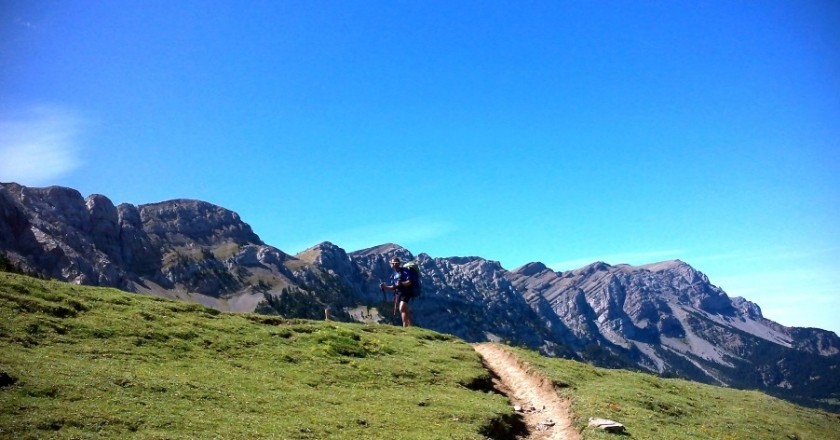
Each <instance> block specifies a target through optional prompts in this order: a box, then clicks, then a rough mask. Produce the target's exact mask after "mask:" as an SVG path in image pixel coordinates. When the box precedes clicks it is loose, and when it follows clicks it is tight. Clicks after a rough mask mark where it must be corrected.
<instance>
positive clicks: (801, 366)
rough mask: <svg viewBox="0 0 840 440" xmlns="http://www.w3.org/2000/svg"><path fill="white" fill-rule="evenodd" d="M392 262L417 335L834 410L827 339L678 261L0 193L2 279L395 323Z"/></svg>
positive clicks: (838, 341) (168, 204) (169, 206)
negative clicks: (575, 255)
mask: <svg viewBox="0 0 840 440" xmlns="http://www.w3.org/2000/svg"><path fill="white" fill-rule="evenodd" d="M393 256H399V257H400V258H402V259H404V260H417V261H418V263H419V265H420V267H421V270H422V285H423V293H422V295H421V297H420V298H419V299H418V300H416V301H415V302H413V303H412V310H413V314H414V320H415V324H416V325H419V326H422V327H424V328H428V329H432V330H436V331H439V332H442V333H448V334H452V335H455V336H458V337H460V338H463V339H465V340H467V341H470V342H479V341H503V342H506V343H509V344H513V345H524V346H527V347H530V348H535V349H538V350H539V351H541V352H542V353H544V354H546V355H549V356H558V357H565V358H570V359H577V360H582V361H587V362H591V363H593V364H595V365H598V366H606V367H614V368H627V369H637V370H645V371H650V372H653V373H656V374H659V375H663V376H677V377H683V378H687V379H691V380H695V381H699V382H704V383H710V384H716V385H721V386H731V387H736V388H744V389H760V390H762V391H764V392H766V393H768V394H772V395H775V396H778V397H782V398H785V399H788V400H791V401H795V402H798V403H802V404H806V405H810V406H822V407H827V408H829V409H833V410H840V371H838V370H840V338H838V336H837V335H836V334H835V333H833V332H830V331H826V330H821V329H815V328H798V327H786V326H783V325H781V324H778V323H776V322H773V321H772V320H769V319H766V318H764V317H763V315H762V313H761V308H760V307H759V306H758V305H757V304H755V303H752V302H750V301H748V300H746V299H744V298H740V297H734V298H733V297H729V296H728V295H727V294H726V292H724V291H723V290H721V289H720V288H719V287H717V286H715V285H714V284H712V283H711V282H710V281H709V279H708V278H707V277H706V276H705V275H704V274H703V273H701V272H699V271H697V270H696V269H694V268H693V267H691V266H690V265H689V264H687V263H685V262H682V261H679V260H674V261H664V262H658V263H653V264H648V265H642V266H629V265H615V266H612V265H609V264H606V263H603V262H593V263H592V264H590V265H587V266H584V267H581V268H579V269H576V270H571V271H567V272H557V271H554V270H552V269H550V268H548V267H546V265H545V264H542V263H539V262H534V263H529V264H526V265H524V266H522V267H519V268H516V269H513V270H507V269H505V268H503V267H502V266H501V264H500V263H499V262H497V261H493V260H488V259H485V258H481V257H477V256H471V257H447V258H437V257H432V256H429V255H427V254H424V253H420V254H417V255H415V254H413V253H412V252H410V251H409V250H408V249H405V248H403V247H401V246H399V245H397V244H392V243H388V244H383V245H380V246H376V247H373V248H369V249H363V250H357V251H353V252H347V251H345V250H344V249H341V248H340V247H338V246H336V245H334V244H332V243H329V242H324V243H320V244H317V245H315V246H313V247H312V248H310V249H307V250H305V251H303V252H300V253H298V254H296V255H290V254H287V253H285V252H283V251H281V250H279V249H277V248H275V247H273V246H270V245H268V244H266V243H264V242H263V241H262V240H261V239H260V238H259V236H258V235H257V234H256V233H254V231H253V230H252V229H251V227H250V226H249V225H248V224H247V223H245V222H243V221H242V219H241V218H240V217H239V215H238V214H236V213H235V212H233V211H230V210H227V209H225V208H223V207H220V206H216V205H213V204H211V203H207V202H203V201H198V200H185V199H181V200H170V201H165V202H160V203H152V204H145V205H139V206H135V205H130V204H121V205H119V206H115V205H114V204H113V203H112V202H111V201H110V200H109V199H108V198H107V197H105V196H103V195H90V196H88V197H83V196H82V195H81V194H80V193H79V192H78V191H77V190H75V189H71V188H64V187H57V186H53V187H48V188H33V187H26V186H22V185H18V184H15V183H2V184H0V260H2V261H0V263H2V264H1V265H2V266H3V267H5V268H6V269H7V270H14V271H19V272H23V273H28V274H30V275H36V276H41V277H49V278H55V279H59V280H64V281H68V282H71V283H77V284H85V285H96V286H110V287H117V288H119V289H122V290H125V291H129V292H136V293H139V294H149V295H155V296H160V297H165V298H172V299H179V300H184V301H190V302H198V303H201V304H203V305H205V306H208V307H212V308H214V309H217V310H223V311H232V312H257V313H263V314H275V315H281V316H284V317H298V318H309V319H325V318H326V317H329V319H334V320H341V321H357V322H365V323H391V324H398V323H399V318H398V316H395V314H394V313H393V303H392V302H391V299H390V298H389V297H386V296H385V295H384V294H383V293H382V292H381V291H380V290H379V287H378V286H379V283H380V280H384V279H387V278H388V276H389V274H390V267H389V265H388V260H389V259H390V258H391V257H393Z"/></svg>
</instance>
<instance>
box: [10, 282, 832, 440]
mask: <svg viewBox="0 0 840 440" xmlns="http://www.w3.org/2000/svg"><path fill="white" fill-rule="evenodd" d="M512 350H514V351H515V352H516V353H517V354H518V355H519V356H521V357H523V358H524V359H526V360H527V361H528V362H529V363H530V364H531V365H532V366H534V367H535V368H538V369H539V370H541V371H542V372H543V373H544V374H545V375H547V376H549V377H551V378H552V379H553V380H554V381H555V382H556V383H557V384H558V392H560V393H561V394H563V395H565V396H568V397H569V398H570V399H571V400H572V402H573V409H574V411H575V414H576V416H577V420H578V424H579V426H580V428H581V429H582V433H583V437H584V438H585V439H607V438H615V437H616V436H615V435H613V434H606V433H603V432H599V431H595V430H593V429H591V428H586V429H584V426H585V424H586V419H587V418H588V417H605V418H611V419H613V420H616V421H619V422H621V423H624V424H625V425H627V428H628V432H629V434H630V435H629V436H625V438H634V439H669V440H670V439H675V440H680V439H745V440H746V439H794V438H795V439H815V440H817V439H818V440H826V439H840V416H838V415H837V414H831V413H826V412H822V411H818V410H811V409H805V408H801V407H798V406H795V405H792V404H788V403H786V402H783V401H780V400H778V399H774V398H771V397H768V396H765V395H763V394H760V393H756V392H743V391H735V390H730V389H725V388H719V387H711V386H706V385H700V384H694V383H690V382H686V381H680V380H673V379H660V378H657V377H655V376H651V375H646V374H640V373H632V372H626V371H619V370H604V369H599V368H594V367H592V366H589V365H587V364H581V363H577V362H571V361H565V360H560V359H548V358H545V357H541V356H539V355H538V354H536V353H534V352H531V351H527V350H521V349H512ZM489 383H490V374H489V372H488V371H487V370H486V369H484V368H483V366H482V364H481V361H480V358H479V356H478V355H477V353H475V351H474V350H473V349H472V347H471V346H470V345H469V344H467V343H465V342H463V341H461V340H459V339H457V338H454V337H451V336H448V335H442V334H439V333H435V332H432V331H428V330H423V329H418V328H412V329H403V328H399V327H393V326H389V325H362V324H347V323H337V322H318V321H303V320H286V319H280V318H277V317H270V316H262V315H255V314H228V313H220V312H217V311H215V310H212V309H208V308H205V307H202V306H199V305H193V304H187V303H181V302H174V301H168V300H161V299H157V298H153V297H147V296H142V295H136V294H129V293H124V292H120V291H118V290H114V289H103V288H91V287H83V286H75V285H71V284H66V283H60V282H54V281H44V280H39V279H35V278H30V277H25V276H21V275H15V274H9V273H5V272H0V439H6V438H8V439H28V438H31V439H51V438H55V439H87V438H120V439H122V438H128V439H187V438H189V439H203V438H208V439H209V438H214V439H216V438H218V439H485V438H495V439H504V438H512V436H513V435H512V434H511V430H514V429H517V428H518V427H519V426H520V424H519V423H517V421H516V420H515V417H514V413H513V411H512V408H511V407H510V406H509V404H508V402H507V399H506V398H505V397H504V396H501V395H499V394H496V393H493V392H488V391H487V389H488V384H489Z"/></svg>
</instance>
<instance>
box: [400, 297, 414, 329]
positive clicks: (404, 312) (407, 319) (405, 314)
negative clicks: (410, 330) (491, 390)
mask: <svg viewBox="0 0 840 440" xmlns="http://www.w3.org/2000/svg"><path fill="white" fill-rule="evenodd" d="M400 316H401V317H402V323H403V327H411V324H412V322H411V311H410V310H408V303H407V302H406V301H400Z"/></svg>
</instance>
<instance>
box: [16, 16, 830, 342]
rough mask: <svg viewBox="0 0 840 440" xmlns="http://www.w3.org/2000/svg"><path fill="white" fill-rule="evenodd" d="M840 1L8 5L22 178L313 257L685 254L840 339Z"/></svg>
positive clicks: (567, 263) (549, 260) (568, 262)
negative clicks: (207, 216)
mask: <svg viewBox="0 0 840 440" xmlns="http://www.w3.org/2000/svg"><path fill="white" fill-rule="evenodd" d="M838 121H840V3H837V2H836V1H817V0H815V1H809V2H801V1H737V2H736V1H704V2H688V1H663V2H637V1H629V0H628V1H551V2H549V1H537V2H526V1H516V2H513V1H462V2H452V1H422V2H420V1H389V2H379V1H268V2H261V1H251V2H234V1H225V2H213V1H186V0H185V1H177V2H170V1H124V0H118V1H103V2H98V1H88V0H85V1H74V0H65V1H43V2H32V1H17V0H11V1H8V0H7V1H4V2H3V3H2V6H0V181H17V182H19V183H21V184H24V185H29V186H48V185H62V186H69V187H73V188H76V189H78V190H79V191H80V192H82V194H83V195H88V194H93V193H97V194H104V195H106V196H108V197H109V198H111V199H112V200H113V201H114V202H115V203H117V204H118V203H123V202H126V203H132V204H143V203H152V202H158V201H162V200H168V199H174V198H192V199H201V200H206V201H209V202H211V203H215V204H218V205H221V206H224V207H226V208H229V209H232V210H234V211H236V212H238V213H239V214H240V215H241V217H242V218H243V220H245V221H246V222H248V223H249V224H250V225H251V226H252V227H253V228H254V230H255V231H256V232H257V233H258V234H259V235H260V237H261V238H262V239H263V240H264V241H265V242H267V243H269V244H271V245H273V246H276V247H278V248H280V249H282V250H284V251H286V252H289V253H296V252H299V251H301V250H303V249H305V248H307V247H309V246H312V245H315V244H317V243H319V242H321V241H324V240H329V241H332V242H334V243H336V244H338V245H339V246H341V247H343V248H345V249H346V250H348V251H352V250H357V249H361V248H365V247H368V246H373V245H376V244H381V243H385V242H395V243H399V244H401V245H403V246H405V247H407V248H409V249H410V250H411V251H412V252H414V253H420V252H425V253H428V254H430V255H431V256H434V257H447V256H467V255H478V256H482V257H484V258H488V259H492V260H498V261H500V262H501V263H502V265H503V266H504V267H506V268H508V269H514V268H516V267H518V266H520V265H522V264H525V263H527V262H531V261H542V262H544V263H546V264H549V265H550V266H551V267H553V268H554V269H556V270H569V269H574V268H577V267H580V266H583V265H585V264H588V263H592V262H594V261H599V260H600V261H605V262H607V263H610V264H620V263H628V264H635V265H639V264H646V263H653V262H658V261H661V260H669V259H677V258H679V259H681V260H683V261H686V262H687V263H689V264H691V265H692V266H694V267H695V268H697V269H698V270H700V271H702V272H704V273H706V274H707V275H708V276H709V278H710V280H711V281H712V283H714V284H716V285H718V286H720V287H722V288H723V289H724V290H726V291H727V292H728V293H729V294H730V295H731V296H744V297H746V298H747V299H749V300H751V301H754V302H756V303H758V304H759V305H760V306H761V307H762V309H763V311H764V314H765V315H766V316H767V317H769V318H770V319H773V320H776V321H778V322H780V323H782V324H785V325H795V326H816V327H821V328H826V329H830V330H833V331H835V332H840V226H838V225H840V222H838V221H837V219H838V218H840V177H838V176H840V154H839V153H840V123H838Z"/></svg>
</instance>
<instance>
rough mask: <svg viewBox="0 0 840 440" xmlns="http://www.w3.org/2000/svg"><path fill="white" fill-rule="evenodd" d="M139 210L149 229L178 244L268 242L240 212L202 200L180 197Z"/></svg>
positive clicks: (160, 238)
mask: <svg viewBox="0 0 840 440" xmlns="http://www.w3.org/2000/svg"><path fill="white" fill-rule="evenodd" d="M139 211H140V219H141V221H142V223H143V229H144V230H145V231H146V233H148V234H149V235H150V236H151V237H153V238H155V239H157V240H160V241H165V242H167V243H170V244H172V245H174V246H185V245H190V244H193V243H194V244H198V245H212V244H214V243H219V242H232V243H235V244H237V245H242V246H244V245H248V244H257V245H263V244H264V243H263V242H262V240H260V237H259V236H257V234H255V233H254V232H253V231H252V230H251V226H249V225H248V224H247V223H245V222H243V221H242V220H241V219H240V218H239V214H237V213H235V212H233V211H230V210H228V209H225V208H222V207H220V206H217V205H214V204H211V203H207V202H203V201H200V200H187V199H179V200H170V201H165V202H160V203H153V204H148V205H140V206H139Z"/></svg>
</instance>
